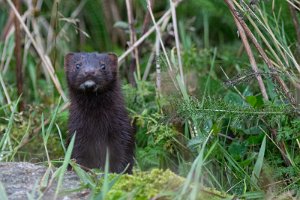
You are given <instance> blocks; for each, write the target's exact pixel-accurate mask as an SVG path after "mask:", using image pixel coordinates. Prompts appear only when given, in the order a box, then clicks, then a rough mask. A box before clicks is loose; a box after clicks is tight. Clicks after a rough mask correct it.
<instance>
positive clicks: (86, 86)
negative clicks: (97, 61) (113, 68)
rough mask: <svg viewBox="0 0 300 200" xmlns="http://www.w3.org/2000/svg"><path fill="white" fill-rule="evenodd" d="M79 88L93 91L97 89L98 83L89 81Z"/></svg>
mask: <svg viewBox="0 0 300 200" xmlns="http://www.w3.org/2000/svg"><path fill="white" fill-rule="evenodd" d="M79 87H80V89H82V90H93V89H95V88H96V83H95V82H94V81H92V80H88V81H85V82H84V83H82V84H81V85H80V86H79Z"/></svg>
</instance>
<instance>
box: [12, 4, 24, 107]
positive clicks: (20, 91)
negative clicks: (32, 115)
mask: <svg viewBox="0 0 300 200" xmlns="http://www.w3.org/2000/svg"><path fill="white" fill-rule="evenodd" d="M14 2H15V6H16V9H17V11H18V12H20V6H21V5H20V3H21V2H20V1H19V0H14ZM14 26H15V51H14V52H15V58H16V80H17V91H18V96H21V95H22V94H23V70H22V50H21V48H22V41H21V29H20V22H19V21H18V19H17V17H16V16H15V17H14ZM18 106H19V110H20V111H23V110H24V102H23V100H22V99H20V101H19V105H18Z"/></svg>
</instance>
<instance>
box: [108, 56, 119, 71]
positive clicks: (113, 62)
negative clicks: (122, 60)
mask: <svg viewBox="0 0 300 200" xmlns="http://www.w3.org/2000/svg"><path fill="white" fill-rule="evenodd" d="M107 55H108V57H109V60H110V61H111V62H112V64H113V66H114V67H115V69H117V68H118V56H117V55H116V54H114V53H107Z"/></svg>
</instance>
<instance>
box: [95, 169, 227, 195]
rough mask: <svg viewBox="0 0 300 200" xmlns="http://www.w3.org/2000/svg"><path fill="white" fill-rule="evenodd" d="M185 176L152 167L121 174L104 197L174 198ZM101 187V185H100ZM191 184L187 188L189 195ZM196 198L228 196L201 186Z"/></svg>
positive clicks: (114, 175)
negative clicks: (151, 168) (148, 169)
mask: <svg viewBox="0 0 300 200" xmlns="http://www.w3.org/2000/svg"><path fill="white" fill-rule="evenodd" d="M117 176H118V175H117V174H110V175H109V179H110V180H112V179H114V178H116V177H117ZM185 180H186V179H185V178H183V177H180V176H178V175H176V174H175V173H173V172H172V171H170V170H162V169H153V170H151V171H143V172H141V171H135V172H134V173H133V174H132V175H129V174H124V175H121V176H120V177H119V179H118V181H117V182H116V183H115V184H114V185H113V186H112V188H111V189H110V190H109V192H108V194H107V196H106V197H105V199H108V200H115V199H121V198H123V199H137V200H146V199H174V198H176V197H178V195H179V194H180V192H181V189H182V186H183V184H184V182H185ZM100 187H101V185H100ZM192 187H193V186H192V185H191V186H190V189H188V191H187V193H188V194H183V196H184V197H187V196H189V195H190V192H191V190H192ZM199 191H200V192H199V194H198V195H197V196H198V198H197V199H200V200H202V199H213V200H214V199H216V200H217V199H224V198H226V197H229V196H228V195H226V194H223V193H221V192H220V191H217V190H215V189H212V188H206V187H201V188H200V190H199Z"/></svg>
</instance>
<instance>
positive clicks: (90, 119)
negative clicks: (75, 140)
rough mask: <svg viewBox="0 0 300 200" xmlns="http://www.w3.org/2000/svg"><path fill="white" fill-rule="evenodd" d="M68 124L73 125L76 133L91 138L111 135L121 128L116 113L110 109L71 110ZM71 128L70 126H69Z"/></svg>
mask: <svg viewBox="0 0 300 200" xmlns="http://www.w3.org/2000/svg"><path fill="white" fill-rule="evenodd" d="M71 116H73V117H71V119H70V122H71V124H70V126H74V128H73V129H74V130H73V131H76V133H77V134H76V135H81V136H86V137H90V138H93V139H96V138H97V137H101V138H102V139H104V138H107V137H113V135H115V134H117V132H118V131H119V130H120V129H121V127H119V124H120V122H118V121H119V120H118V113H117V112H116V111H114V110H113V109H111V110H103V109H94V110H83V111H81V112H78V110H77V111H74V113H72V112H71ZM70 128H72V127H70Z"/></svg>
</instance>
